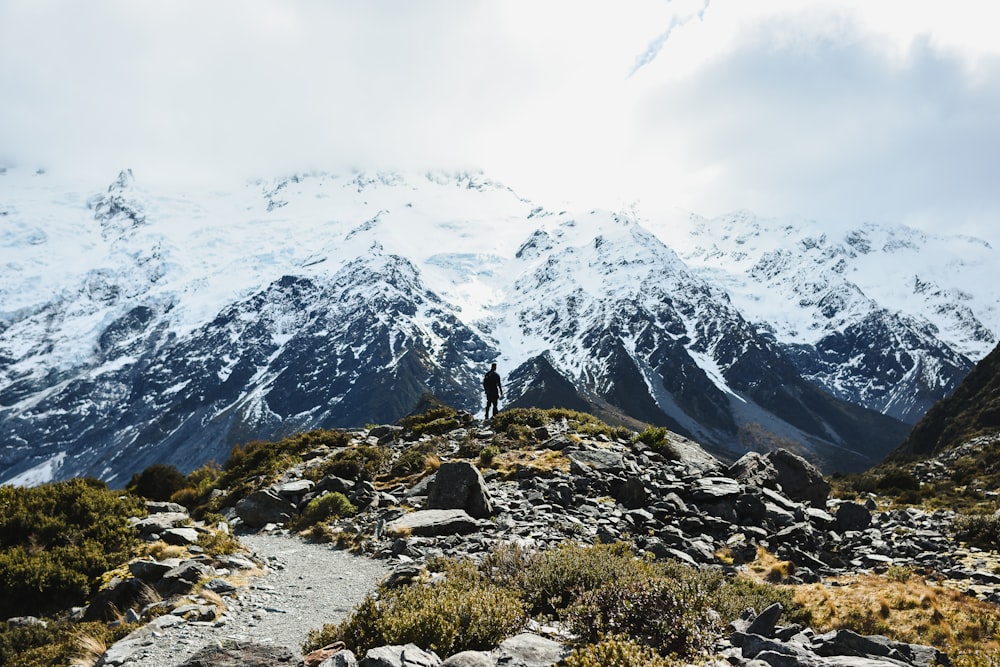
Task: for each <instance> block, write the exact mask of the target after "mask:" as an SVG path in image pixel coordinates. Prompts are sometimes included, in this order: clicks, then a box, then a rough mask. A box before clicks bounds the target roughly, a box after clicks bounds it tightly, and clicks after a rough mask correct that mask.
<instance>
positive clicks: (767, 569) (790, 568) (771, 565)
mask: <svg viewBox="0 0 1000 667" xmlns="http://www.w3.org/2000/svg"><path fill="white" fill-rule="evenodd" d="M748 574H749V575H750V576H751V577H752V578H754V579H757V580H758V581H766V582H767V583H769V584H783V583H785V582H787V581H788V579H789V578H790V577H791V576H792V575H794V574H795V563H793V562H791V561H788V560H778V559H777V558H776V557H775V556H774V554H772V553H770V552H768V551H766V550H765V549H763V548H760V547H758V549H757V560H755V561H754V562H753V563H751V564H750V568H749V572H748Z"/></svg>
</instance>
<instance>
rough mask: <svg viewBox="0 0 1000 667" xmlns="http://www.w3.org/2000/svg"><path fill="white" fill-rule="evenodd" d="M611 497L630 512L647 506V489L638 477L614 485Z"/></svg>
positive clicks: (631, 476) (629, 477)
mask: <svg viewBox="0 0 1000 667" xmlns="http://www.w3.org/2000/svg"><path fill="white" fill-rule="evenodd" d="M611 496H612V497H613V498H614V499H615V500H617V501H618V502H620V503H621V504H622V505H624V506H625V507H627V508H628V509H630V510H634V509H639V508H640V507H645V506H646V487H645V485H644V484H643V483H642V479H641V478H640V477H638V476H636V475H629V476H628V477H626V478H625V479H624V481H619V482H617V483H615V484H612V485H611Z"/></svg>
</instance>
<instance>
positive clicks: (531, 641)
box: [496, 632, 569, 667]
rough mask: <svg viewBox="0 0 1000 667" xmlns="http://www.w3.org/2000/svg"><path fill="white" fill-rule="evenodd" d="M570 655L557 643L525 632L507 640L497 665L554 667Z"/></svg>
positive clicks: (503, 643) (505, 666)
mask: <svg viewBox="0 0 1000 667" xmlns="http://www.w3.org/2000/svg"><path fill="white" fill-rule="evenodd" d="M568 653H569V651H568V650H567V649H566V647H565V646H563V645H562V644H560V643H559V642H557V641H553V640H551V639H546V638H545V637H540V636H538V635H536V634H532V633H530V632H524V633H521V634H519V635H515V636H513V637H510V638H509V639H505V640H504V641H503V642H502V643H501V644H500V648H499V649H497V651H496V656H497V664H498V665H503V666H504V667H552V666H553V665H555V664H556V663H557V662H559V661H560V660H562V659H563V658H564V657H566V655H567V654H568Z"/></svg>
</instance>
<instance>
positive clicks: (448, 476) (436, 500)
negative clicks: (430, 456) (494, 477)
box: [427, 461, 494, 519]
mask: <svg viewBox="0 0 1000 667" xmlns="http://www.w3.org/2000/svg"><path fill="white" fill-rule="evenodd" d="M427 508H428V509H445V510H450V509H460V510H465V511H466V512H468V513H469V515H470V516H473V517H476V518H478V519H485V518H487V517H489V516H492V515H493V513H494V510H493V499H492V498H491V497H490V492H489V490H488V489H487V488H486V481H485V480H484V479H483V476H482V474H481V473H480V472H479V469H478V468H476V466H474V465H472V464H471V463H466V462H462V461H460V462H455V463H444V464H442V465H441V467H440V468H438V471H437V473H436V474H435V475H434V482H433V483H432V484H431V485H430V491H429V493H428V494H427Z"/></svg>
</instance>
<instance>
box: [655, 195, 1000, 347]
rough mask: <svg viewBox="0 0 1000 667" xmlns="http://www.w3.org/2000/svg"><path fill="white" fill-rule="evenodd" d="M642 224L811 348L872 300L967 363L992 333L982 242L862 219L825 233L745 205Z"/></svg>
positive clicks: (996, 313)
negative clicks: (934, 333) (932, 333)
mask: <svg viewBox="0 0 1000 667" xmlns="http://www.w3.org/2000/svg"><path fill="white" fill-rule="evenodd" d="M649 224H650V225H651V227H652V229H653V230H654V231H655V232H656V233H657V234H658V235H659V236H660V237H661V238H671V239H676V238H678V237H680V238H681V239H682V240H681V242H680V243H678V244H676V246H677V248H678V252H679V253H680V255H681V257H682V258H683V259H684V261H685V262H686V263H688V264H689V265H690V266H691V267H692V269H694V270H697V271H698V272H699V273H700V274H701V275H703V276H704V277H706V278H707V279H709V280H710V282H714V283H715V284H719V285H721V286H723V287H724V288H725V289H726V290H727V291H729V293H730V294H731V295H732V297H733V300H734V302H735V303H736V305H737V306H738V307H739V308H740V309H741V310H742V311H743V312H744V314H745V315H746V316H747V317H749V318H751V319H753V320H754V321H755V322H759V323H762V324H763V323H766V324H767V326H768V327H769V328H770V329H771V330H773V331H774V332H775V334H776V335H777V337H778V339H779V340H783V341H785V342H787V343H792V344H812V343H814V342H815V341H816V340H817V339H819V338H821V337H822V336H824V335H827V334H828V333H829V332H830V331H832V330H837V329H841V328H842V327H843V326H844V325H845V324H846V323H848V322H850V321H852V319H851V318H852V312H853V313H854V315H859V314H862V313H863V312H865V311H866V310H868V309H870V308H871V307H873V304H877V306H878V307H879V308H883V309H886V310H888V311H891V312H901V313H907V314H909V315H911V316H913V317H915V318H917V319H918V320H921V321H923V322H924V323H925V324H928V325H930V326H933V327H935V328H936V329H937V330H938V332H939V336H940V338H941V339H942V340H944V341H945V342H946V343H947V344H949V345H950V346H952V347H953V348H954V349H956V350H958V351H960V352H962V353H963V354H966V355H968V356H970V357H971V358H973V359H978V358H981V357H982V356H984V355H985V354H986V353H987V352H989V350H991V349H992V347H993V346H994V345H995V344H996V341H997V335H998V333H1000V263H998V262H997V261H996V260H997V258H996V252H995V251H994V250H993V248H992V247H991V246H990V244H989V243H988V242H986V241H984V240H982V239H978V238H975V237H970V236H960V235H947V234H928V233H926V232H923V231H920V230H917V229H913V228H910V227H906V226H903V225H881V224H876V223H871V222H869V223H864V224H862V225H859V226H858V227H855V228H852V229H849V230H848V231H846V232H843V233H831V232H824V231H823V230H821V229H820V228H819V226H818V225H817V223H816V222H815V221H810V220H806V219H801V218H789V219H774V218H760V217H757V216H755V215H753V214H752V213H750V212H747V211H738V212H735V213H732V214H729V215H725V216H722V217H720V218H716V219H706V218H700V217H698V216H690V217H688V218H686V219H685V218H683V217H680V216H677V217H675V218H674V219H671V220H669V221H665V220H654V221H651V223H649ZM678 228H682V229H684V230H686V233H678ZM931 286H933V287H931ZM831 309H832V312H833V313H834V315H835V317H833V318H831Z"/></svg>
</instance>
